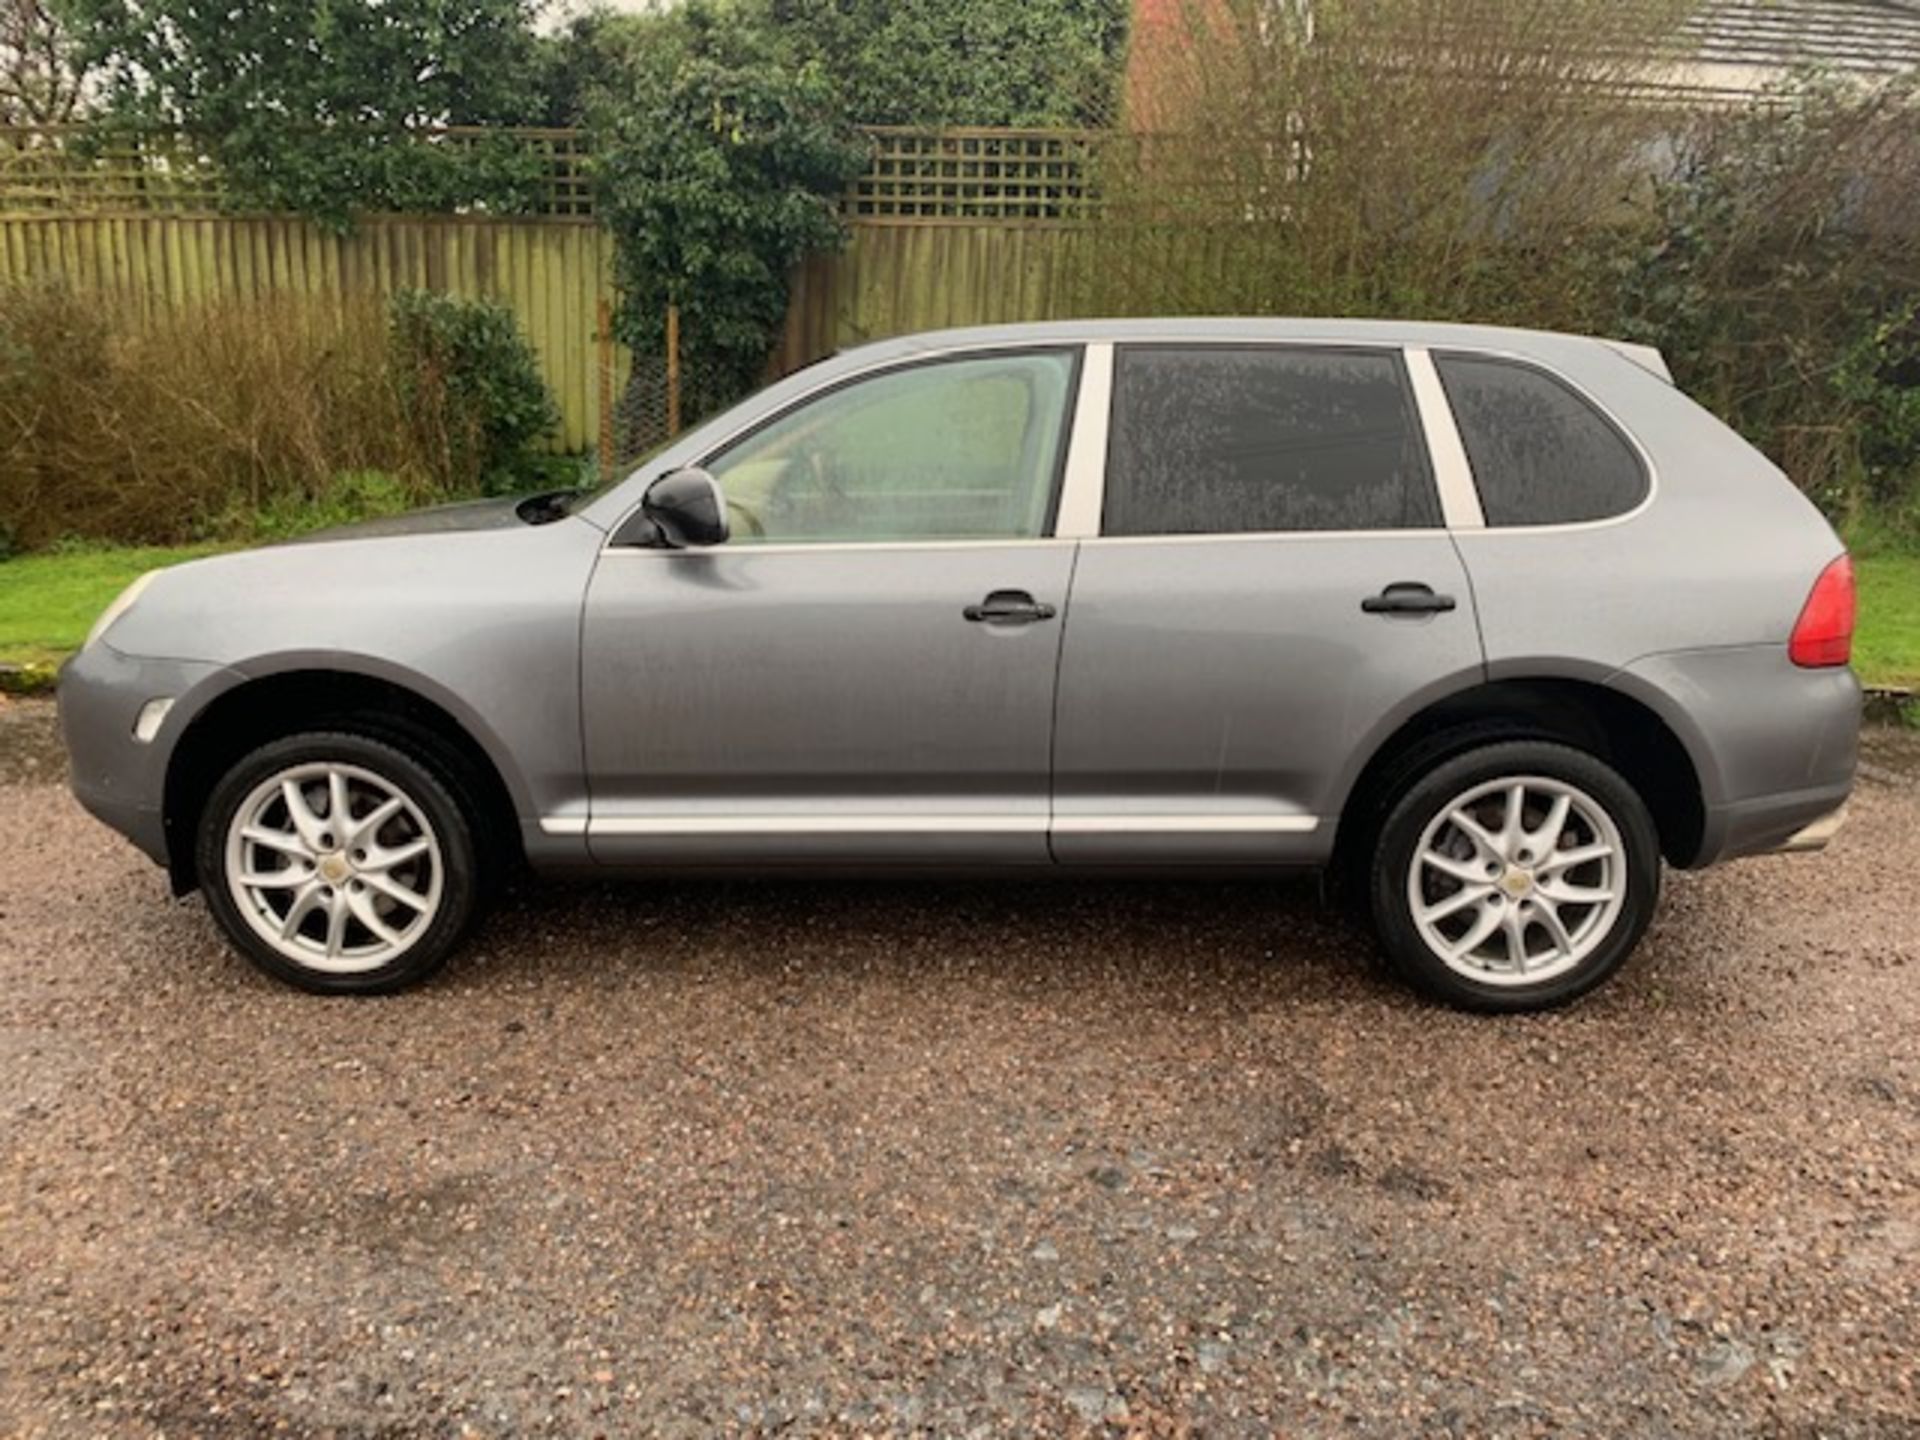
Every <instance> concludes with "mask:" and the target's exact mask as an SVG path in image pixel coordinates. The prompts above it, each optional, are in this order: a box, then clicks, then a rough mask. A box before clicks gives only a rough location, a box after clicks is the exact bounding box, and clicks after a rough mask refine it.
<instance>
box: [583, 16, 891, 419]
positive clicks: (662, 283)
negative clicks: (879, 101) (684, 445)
mask: <svg viewBox="0 0 1920 1440" xmlns="http://www.w3.org/2000/svg"><path fill="white" fill-rule="evenodd" d="M601 43H602V44H604V45H608V46H610V47H613V49H614V51H615V53H616V59H615V61H614V62H613V63H612V66H611V71H612V73H615V74H617V75H618V77H619V79H618V83H617V85H600V86H596V87H595V88H594V91H593V93H592V95H591V97H590V99H589V101H588V115H589V117H590V120H591V123H592V128H593V131H594V161H595V170H596V181H597V185H598V201H597V203H598V209H599V214H600V218H601V221H602V223H604V224H605V225H607V226H608V227H609V228H610V229H611V230H612V231H613V233H614V235H615V237H616V239H617V241H618V274H619V281H620V288H621V292H622V305H621V312H620V318H619V322H618V324H619V328H620V331H621V338H622V339H623V340H624V341H625V342H626V343H627V344H628V345H629V346H631V347H632V348H633V349H634V351H635V352H636V354H638V355H641V356H657V355H659V354H661V353H662V350H663V345H664V340H663V326H664V316H665V313H666V308H667V306H669V305H677V306H678V307H679V309H680V314H681V319H682V329H681V334H682V337H683V338H682V358H683V371H684V374H685V397H686V399H685V405H686V410H687V413H688V415H689V416H690V417H691V416H697V415H699V414H701V413H703V412H705V411H707V410H710V409H712V408H714V407H715V406H717V405H720V404H722V403H724V402H726V401H728V400H731V399H734V398H736V397H737V396H739V395H740V394H742V393H744V392H745V391H747V390H750V389H751V388H753V386H754V385H756V384H757V383H758V382H759V381H760V380H761V378H762V376H763V374H764V371H765V367H766V363H767V354H768V350H769V347H770V344H771V340H772V336H773V335H774V333H775V331H776V330H777V329H778V327H779V326H780V324H781V322H782V320H783V319H784V318H785V315H786V306H787V276H788V273H789V271H790V270H791V269H792V268H793V266H794V265H795V264H797V263H798V262H799V261H800V260H801V259H803V258H804V257H805V256H807V255H808V254H810V253H812V252H814V251H817V250H824V249H828V248H831V247H833V246H835V245H837V244H838V243H839V240H840V222H839V218H838V215H837V212H836V205H835V199H836V198H837V196H838V195H839V193H840V192H841V191H842V190H843V189H844V188H845V186H846V184H847V182H848V181H849V180H850V179H851V178H852V176H853V175H854V174H856V173H857V172H858V170H859V168H860V167H861V166H862V165H863V164H864V163H865V151H864V148H863V147H862V146H861V145H860V143H859V142H858V141H857V139H856V137H855V136H854V135H853V134H852V132H851V131H850V130H849V129H848V127H847V126H846V125H845V124H844V123H843V122H842V121H841V120H840V119H839V118H838V113H837V107H836V102H835V96H834V92H833V89H832V87H831V85H830V84H829V83H828V80H827V75H826V71H825V68H824V67H823V66H821V65H819V64H816V63H812V62H799V63H796V62H795V61H794V60H793V59H792V58H791V57H790V55H789V54H788V53H787V51H786V50H785V49H784V48H783V47H782V46H781V45H779V44H778V43H776V39H775V37H773V36H771V35H769V34H768V33H767V32H766V31H765V30H763V29H760V28H757V27H755V26H752V25H749V24H742V23H739V12H738V11H736V10H735V9H734V8H733V7H730V6H727V5H724V4H721V3H714V0H690V3H689V4H687V5H685V6H684V7H682V8H680V9H677V10H674V11H671V12H668V13H665V14H662V15H657V16H650V17H642V18H637V19H632V20H629V21H627V22H625V23H623V24H620V25H617V26H609V27H607V30H606V31H605V32H604V33H603V35H602V37H601Z"/></svg>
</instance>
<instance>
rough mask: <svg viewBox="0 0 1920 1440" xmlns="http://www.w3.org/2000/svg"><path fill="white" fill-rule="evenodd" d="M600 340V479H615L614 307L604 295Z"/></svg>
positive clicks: (603, 480)
mask: <svg viewBox="0 0 1920 1440" xmlns="http://www.w3.org/2000/svg"><path fill="white" fill-rule="evenodd" d="M596 308H597V313H598V316H599V341H600V480H601V483H603V484H607V483H611V482H612V480H613V464H614V454H613V307H612V306H611V305H609V304H608V303H607V297H606V296H604V295H602V296H601V297H600V299H599V303H598V305H597V307H596Z"/></svg>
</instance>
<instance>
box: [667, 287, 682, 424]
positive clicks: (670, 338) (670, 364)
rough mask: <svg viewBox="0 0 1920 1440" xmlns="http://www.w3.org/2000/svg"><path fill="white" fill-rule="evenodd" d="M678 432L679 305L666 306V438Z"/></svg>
mask: <svg viewBox="0 0 1920 1440" xmlns="http://www.w3.org/2000/svg"><path fill="white" fill-rule="evenodd" d="M679 433H680V307H679V306H678V305H669V306H667V438H668V439H669V440H671V439H672V438H673V437H674V436H676V435H678V434H679Z"/></svg>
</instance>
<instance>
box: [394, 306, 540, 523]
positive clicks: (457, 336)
mask: <svg viewBox="0 0 1920 1440" xmlns="http://www.w3.org/2000/svg"><path fill="white" fill-rule="evenodd" d="M388 315H389V326H390V334H391V339H392V346H393V364H394V371H395V376H396V378H397V381H398V384H399V390H400V398H401V405H402V408H403V410H404V412H405V415H406V421H407V427H408V430H409V433H410V434H411V436H412V439H413V441H414V444H415V446H416V448H417V452H418V454H419V455H420V457H421V459H422V460H423V462H424V463H425V464H426V465H427V466H428V467H429V469H430V470H431V472H432V474H433V478H434V481H435V483H436V485H437V486H438V488H439V489H440V490H441V491H443V492H444V493H447V494H463V493H472V492H474V491H478V492H480V493H483V494H488V495H499V494H506V493H510V492H512V491H513V490H515V489H518V488H521V487H522V486H524V485H525V484H526V483H527V478H528V476H529V475H530V474H531V473H533V472H534V471H536V470H537V468H538V462H539V448H540V445H541V442H542V441H544V440H545V439H546V438H547V437H548V436H549V435H551V434H552V432H553V429H554V427H555V426H556V425H557V424H558V423H559V418H560V417H559V411H558V409H557V408H556V407H555V405H554V402H553V396H552V395H551V394H550V393H549V392H548V390H547V386H546V382H545V381H543V380H542V379H541V378H540V366H539V362H538V361H537V360H536V359H535V357H534V353H533V347H532V346H530V345H529V344H528V343H527V342H526V339H525V338H524V337H523V336H522V335H521V334H520V329H519V326H518V325H517V324H516V323H515V320H514V317H513V312H512V311H511V310H508V309H507V308H506V307H505V306H502V305H495V304H491V303H489V302H487V301H484V300H461V299H458V298H456V297H454V296H451V295H442V294H437V293H435V292H432V291H426V290H402V291H400V292H398V293H397V294H395V295H394V296H393V298H392V300H391V302H390V303H389V306H388Z"/></svg>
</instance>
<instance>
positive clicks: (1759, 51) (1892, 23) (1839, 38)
mask: <svg viewBox="0 0 1920 1440" xmlns="http://www.w3.org/2000/svg"><path fill="white" fill-rule="evenodd" d="M1686 30H1687V34H1688V37H1689V39H1690V40H1692V42H1693V44H1692V45H1690V46H1689V47H1688V48H1689V49H1690V50H1691V51H1692V53H1693V57H1694V58H1695V59H1697V60H1698V61H1700V62H1702V63H1705V64H1710V65H1741V66H1749V65H1750V66H1764V67H1767V68H1769V69H1775V70H1791V69H1794V68H1796V67H1798V66H1803V65H1821V66H1826V67H1828V68H1831V69H1835V70H1845V71H1850V72H1854V73H1863V74H1893V73H1896V72H1898V71H1901V70H1909V69H1913V68H1915V67H1920V5H1915V4H1911V3H1906V0H1707V3H1706V4H1705V5H1703V6H1702V7H1701V9H1700V11H1699V13H1697V14H1696V15H1695V16H1694V17H1693V18H1692V19H1691V20H1689V21H1688V22H1687V26H1686Z"/></svg>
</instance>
